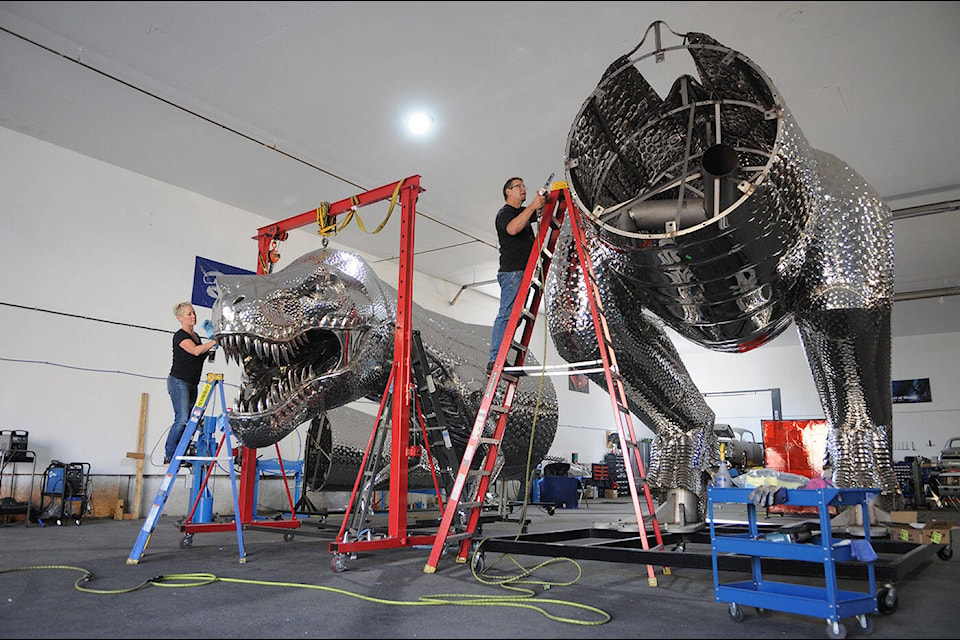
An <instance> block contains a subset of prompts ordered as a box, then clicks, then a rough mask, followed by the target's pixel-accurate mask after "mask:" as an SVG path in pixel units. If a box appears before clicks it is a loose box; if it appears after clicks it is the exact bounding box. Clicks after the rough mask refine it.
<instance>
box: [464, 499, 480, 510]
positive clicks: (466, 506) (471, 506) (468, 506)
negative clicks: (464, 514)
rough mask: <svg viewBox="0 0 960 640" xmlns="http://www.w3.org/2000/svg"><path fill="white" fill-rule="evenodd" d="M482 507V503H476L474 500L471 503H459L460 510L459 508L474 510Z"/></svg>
mask: <svg viewBox="0 0 960 640" xmlns="http://www.w3.org/2000/svg"><path fill="white" fill-rule="evenodd" d="M482 506H483V503H482V502H477V501H475V500H474V501H473V502H461V503H460V508H461V509H476V508H477V507H482Z"/></svg>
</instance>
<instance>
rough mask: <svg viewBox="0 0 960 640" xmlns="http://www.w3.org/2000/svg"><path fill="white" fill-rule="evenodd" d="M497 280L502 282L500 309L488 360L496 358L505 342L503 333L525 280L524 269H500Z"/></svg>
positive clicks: (494, 326) (495, 322) (495, 321)
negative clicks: (502, 343)
mask: <svg viewBox="0 0 960 640" xmlns="http://www.w3.org/2000/svg"><path fill="white" fill-rule="evenodd" d="M497 282H498V283H500V310H499V311H497V319H496V320H494V321H493V335H492V337H491V339H490V358H489V359H488V360H487V362H493V361H494V360H496V359H497V353H499V352H500V343H501V342H503V334H504V333H506V331H507V323H509V322H510V312H511V311H513V303H514V301H515V300H516V299H517V292H518V291H520V283H522V282H523V271H500V272H499V273H497ZM510 337H511V338H512V337H513V336H510Z"/></svg>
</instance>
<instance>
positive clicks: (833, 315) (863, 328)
mask: <svg viewBox="0 0 960 640" xmlns="http://www.w3.org/2000/svg"><path fill="white" fill-rule="evenodd" d="M797 325H798V328H799V330H800V337H801V340H802V342H803V348H804V351H805V352H806V356H807V362H808V363H809V365H810V370H811V372H812V373H813V378H814V382H815V383H816V386H817V391H818V392H819V394H820V402H821V405H822V406H823V411H824V414H825V416H826V418H827V424H828V427H829V431H828V433H827V451H826V458H827V463H828V464H829V465H830V466H831V468H832V470H833V471H832V476H833V477H832V479H833V482H834V484H836V485H837V486H838V487H847V488H853V487H879V488H880V489H881V490H882V494H883V505H882V506H883V507H884V508H886V509H897V508H899V507H901V506H902V502H903V496H902V493H901V492H900V490H899V488H898V483H897V479H896V475H895V473H894V471H893V464H892V455H893V445H892V442H891V439H892V437H893V416H892V408H891V402H890V396H891V388H890V307H889V306H884V307H881V308H879V309H829V310H820V311H813V312H807V313H804V314H803V315H802V317H798V318H797Z"/></svg>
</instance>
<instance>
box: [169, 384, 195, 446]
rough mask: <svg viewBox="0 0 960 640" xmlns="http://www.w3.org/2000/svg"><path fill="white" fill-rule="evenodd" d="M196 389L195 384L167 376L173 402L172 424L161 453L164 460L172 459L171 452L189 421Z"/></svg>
mask: <svg viewBox="0 0 960 640" xmlns="http://www.w3.org/2000/svg"><path fill="white" fill-rule="evenodd" d="M197 391H198V390H197V385H192V384H190V383H189V382H184V381H183V380H181V379H180V378H174V377H173V376H167V393H169V394H170V401H171V402H172V403H173V424H172V425H170V433H168V434H167V442H166V445H165V446H164V454H163V459H164V460H171V459H173V454H175V453H176V452H177V445H178V444H180V437H181V436H182V435H183V429H184V428H185V427H186V426H187V422H189V421H190V413H191V411H193V405H195V404H196V403H197Z"/></svg>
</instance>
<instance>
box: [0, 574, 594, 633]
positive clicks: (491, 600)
mask: <svg viewBox="0 0 960 640" xmlns="http://www.w3.org/2000/svg"><path fill="white" fill-rule="evenodd" d="M545 564H548V563H547V562H545V563H542V564H541V565H538V567H540V566H543V565H545ZM44 569H62V570H69V571H78V572H80V573H82V574H83V575H82V576H81V577H80V578H78V579H77V580H76V582H74V584H73V586H74V588H75V589H76V590H77V591H82V592H84V593H92V594H97V595H120V594H123V593H132V592H134V591H138V590H140V589H143V588H145V587H148V586H154V587H166V588H171V587H173V588H178V589H183V588H187V587H204V586H207V585H211V584H214V583H217V582H230V583H235V584H248V585H254V586H268V587H292V588H300V589H316V590H319V591H327V592H330V593H337V594H340V595H343V596H348V597H350V598H357V599H358V600H365V601H367V602H374V603H377V604H386V605H393V606H405V607H434V606H439V605H458V606H481V607H515V608H521V609H530V610H533V611H537V612H539V613H540V614H542V615H544V616H546V617H547V618H549V619H551V620H555V621H557V622H566V623H568V624H579V625H589V626H594V625H600V624H605V623H607V622H609V621H610V614H608V613H606V612H605V611H602V610H600V609H597V608H595V607H590V606H587V605H580V604H576V603H572V602H565V601H563V600H552V599H543V598H536V597H535V596H536V593H535V592H534V591H533V590H532V589H525V588H520V587H505V588H510V589H514V590H517V591H521V592H523V593H525V595H518V596H512V597H509V598H505V597H503V596H484V595H476V594H455V593H448V594H435V595H430V596H421V597H420V598H419V599H418V600H416V601H404V600H387V599H384V598H374V597H371V596H365V595H362V594H359V593H354V592H352V591H347V590H345V589H337V588H336V587H327V586H324V585H314V584H303V583H298V582H276V581H272V580H246V579H241V578H221V577H219V576H216V575H214V574H212V573H174V574H169V575H159V576H154V577H153V578H150V579H148V580H144V581H143V582H141V583H140V584H138V585H137V586H135V587H130V588H127V589H93V588H91V587H89V586H87V583H88V582H90V581H91V580H92V579H93V574H92V573H91V572H90V571H88V570H87V569H84V568H82V567H73V566H69V565H39V566H32V567H19V568H16V569H0V574H3V573H12V572H15V571H37V570H44ZM474 575H475V576H476V573H474ZM521 577H522V576H521ZM477 579H478V580H479V579H480V578H479V577H478V578H477ZM514 580H515V581H516V580H517V579H516V578H514ZM481 582H485V581H483V580H481ZM517 583H518V584H534V583H533V582H532V581H527V582H523V583H520V582H517ZM485 584H494V583H491V582H485ZM539 584H543V585H544V588H547V589H549V588H550V586H551V585H553V586H563V585H569V584H572V582H567V583H546V582H540V583H539ZM501 586H502V585H501ZM541 605H557V606H565V607H574V608H577V609H583V610H587V611H591V612H593V613H597V614H598V615H599V616H600V619H599V620H594V621H584V620H576V619H573V618H565V617H562V616H557V615H554V614H551V613H550V612H548V611H547V610H546V609H544V608H543V606H541Z"/></svg>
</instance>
